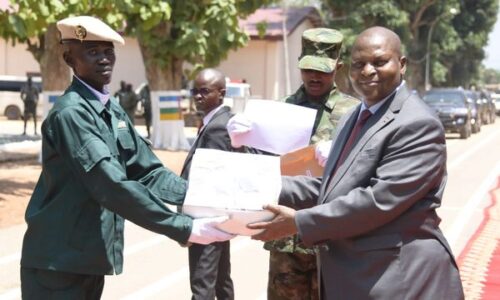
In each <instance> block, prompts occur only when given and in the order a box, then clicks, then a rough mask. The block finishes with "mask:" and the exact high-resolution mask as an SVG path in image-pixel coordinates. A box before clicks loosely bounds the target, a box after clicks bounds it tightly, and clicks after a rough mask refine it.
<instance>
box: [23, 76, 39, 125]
mask: <svg viewBox="0 0 500 300" xmlns="http://www.w3.org/2000/svg"><path fill="white" fill-rule="evenodd" d="M38 93H39V91H38V88H37V87H36V86H34V85H33V81H32V79H31V76H30V77H28V82H27V83H26V85H25V86H23V87H22V88H21V100H23V102H24V131H23V134H24V135H25V134H26V124H27V123H28V120H29V119H30V117H31V116H33V122H34V123H35V124H34V126H35V135H36V134H37V133H36V107H37V104H38Z"/></svg>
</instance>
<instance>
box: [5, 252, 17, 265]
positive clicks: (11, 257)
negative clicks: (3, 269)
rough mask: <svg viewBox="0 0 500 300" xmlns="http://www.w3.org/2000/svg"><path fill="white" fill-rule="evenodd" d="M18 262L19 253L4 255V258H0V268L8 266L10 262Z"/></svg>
mask: <svg viewBox="0 0 500 300" xmlns="http://www.w3.org/2000/svg"><path fill="white" fill-rule="evenodd" d="M20 260H21V252H17V253H14V254H10V255H6V256H4V257H0V266H1V265H6V264H9V263H11V262H15V261H20Z"/></svg>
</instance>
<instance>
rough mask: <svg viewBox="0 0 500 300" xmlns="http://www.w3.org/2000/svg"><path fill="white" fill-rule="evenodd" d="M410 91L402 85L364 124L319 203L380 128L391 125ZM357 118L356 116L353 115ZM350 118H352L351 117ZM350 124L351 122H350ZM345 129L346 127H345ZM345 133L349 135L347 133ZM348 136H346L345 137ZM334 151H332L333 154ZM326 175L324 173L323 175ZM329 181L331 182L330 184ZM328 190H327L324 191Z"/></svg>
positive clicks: (323, 187) (343, 142)
mask: <svg viewBox="0 0 500 300" xmlns="http://www.w3.org/2000/svg"><path fill="white" fill-rule="evenodd" d="M410 94H411V93H410V91H409V90H408V88H407V87H406V85H403V86H402V87H401V88H400V89H399V90H398V92H397V93H396V94H394V96H392V98H390V99H388V100H387V103H385V104H384V105H383V106H382V107H381V108H380V109H379V110H378V111H377V112H376V113H375V115H374V116H373V117H372V118H370V119H369V120H368V122H367V123H366V126H365V127H364V128H363V129H362V130H361V132H360V137H359V140H358V142H357V143H356V144H355V145H354V147H353V149H352V150H351V151H350V152H349V154H348V155H347V157H346V159H345V161H344V163H343V164H342V165H341V166H340V167H339V168H338V169H337V172H336V173H335V175H334V176H333V178H331V179H330V180H328V181H326V182H325V183H324V184H323V186H322V191H323V192H324V196H323V197H320V199H321V200H320V201H322V202H325V200H326V198H327V197H326V196H327V195H328V194H329V193H330V192H331V191H332V190H333V188H334V187H335V186H336V185H337V184H338V182H339V181H340V180H341V179H342V178H343V177H344V175H345V173H346V172H347V170H348V169H349V167H350V166H351V164H352V163H353V162H354V160H355V159H356V157H357V155H358V154H359V153H360V152H361V150H362V149H363V147H364V146H365V145H366V143H367V142H368V141H369V140H370V139H371V138H372V137H373V136H374V135H375V134H376V133H377V132H378V131H380V130H381V129H382V128H384V127H385V126H387V125H388V124H389V123H391V122H392V121H393V120H394V118H395V116H396V114H397V113H398V112H399V110H400V109H401V106H402V104H403V103H404V101H405V100H406V99H407V98H408V97H409V96H410ZM355 112H358V113H359V109H356V111H355ZM354 115H355V116H357V115H356V114H354ZM351 118H352V116H351ZM351 122H352V120H351ZM346 127H347V126H346ZM351 127H352V123H351ZM347 133H350V131H348V132H347ZM347 136H348V135H347ZM346 140H347V137H346V136H344V137H343V140H342V144H341V145H342V146H343V145H344V144H345V142H346ZM337 146H339V145H337V143H335V147H337ZM338 148H339V149H337V150H336V151H337V152H339V153H340V152H341V151H342V147H338ZM333 152H334V149H332V153H331V154H333ZM338 155H339V154H337V155H336V156H334V158H335V159H334V162H335V163H336V161H337V160H338ZM335 163H333V162H332V165H333V166H335ZM333 166H329V167H330V168H331V169H330V170H329V173H328V175H331V173H332V170H333ZM325 174H326V173H325ZM330 181H331V182H330ZM326 189H328V190H326Z"/></svg>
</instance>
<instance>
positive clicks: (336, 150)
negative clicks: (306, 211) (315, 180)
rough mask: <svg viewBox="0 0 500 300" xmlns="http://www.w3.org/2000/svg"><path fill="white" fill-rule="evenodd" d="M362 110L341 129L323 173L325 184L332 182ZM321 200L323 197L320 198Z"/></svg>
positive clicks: (357, 111) (359, 107)
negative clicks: (332, 176)
mask: <svg viewBox="0 0 500 300" xmlns="http://www.w3.org/2000/svg"><path fill="white" fill-rule="evenodd" d="M360 109H361V105H358V107H357V108H356V109H355V110H354V111H353V112H352V114H351V115H350V116H349V118H348V119H347V121H346V122H345V124H344V126H343V127H342V129H340V131H339V133H338V136H337V138H336V139H335V143H334V144H333V146H332V149H330V153H329V155H328V157H329V159H328V160H327V164H326V166H325V170H324V172H323V182H325V183H328V182H330V180H331V175H332V172H333V169H334V167H335V165H336V164H337V160H338V159H339V156H340V153H341V152H342V149H343V147H344V145H345V143H346V142H347V139H348V138H349V135H350V133H351V130H352V128H353V127H354V123H356V120H357V116H358V114H359V110H360ZM326 186H327V184H323V186H322V188H321V190H320V193H321V194H322V193H324V190H325V188H326ZM320 198H321V197H320Z"/></svg>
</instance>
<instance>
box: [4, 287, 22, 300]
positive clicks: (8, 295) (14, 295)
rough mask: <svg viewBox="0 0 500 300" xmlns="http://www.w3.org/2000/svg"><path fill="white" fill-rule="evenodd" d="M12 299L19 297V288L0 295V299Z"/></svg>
mask: <svg viewBox="0 0 500 300" xmlns="http://www.w3.org/2000/svg"><path fill="white" fill-rule="evenodd" d="M13 299H21V288H20V287H16V288H13V289H10V290H7V291H6V292H4V293H2V294H1V295H0V300H13Z"/></svg>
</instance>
